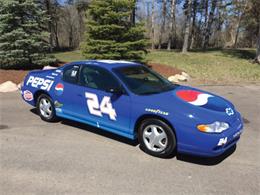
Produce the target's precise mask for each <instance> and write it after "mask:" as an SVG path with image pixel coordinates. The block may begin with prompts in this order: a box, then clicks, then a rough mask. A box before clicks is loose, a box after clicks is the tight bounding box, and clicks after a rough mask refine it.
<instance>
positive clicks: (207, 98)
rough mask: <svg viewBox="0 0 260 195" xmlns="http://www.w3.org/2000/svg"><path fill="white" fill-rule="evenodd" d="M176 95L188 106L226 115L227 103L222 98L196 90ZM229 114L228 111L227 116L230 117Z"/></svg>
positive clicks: (179, 92)
mask: <svg viewBox="0 0 260 195" xmlns="http://www.w3.org/2000/svg"><path fill="white" fill-rule="evenodd" d="M176 95H177V97H179V98H180V99H182V100H183V101H185V102H187V103H189V104H192V105H194V106H199V107H203V108H206V109H210V110H214V111H218V112H226V113H227V111H226V108H227V107H229V105H228V103H227V101H225V100H224V99H223V98H220V97H218V96H214V95H211V94H208V93H203V92H200V91H196V90H179V91H177V92H176ZM231 112H232V111H230V110H229V111H228V113H227V114H229V116H231V115H232V113H231Z"/></svg>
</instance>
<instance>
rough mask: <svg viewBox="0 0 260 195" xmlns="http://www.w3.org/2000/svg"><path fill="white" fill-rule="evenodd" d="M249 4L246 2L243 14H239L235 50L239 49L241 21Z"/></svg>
mask: <svg viewBox="0 0 260 195" xmlns="http://www.w3.org/2000/svg"><path fill="white" fill-rule="evenodd" d="M247 4H248V1H246V2H245V7H244V9H243V11H242V12H241V13H239V16H238V21H237V29H236V38H235V44H234V48H237V41H238V35H239V29H240V25H241V19H242V16H243V15H244V13H245V11H246V8H247Z"/></svg>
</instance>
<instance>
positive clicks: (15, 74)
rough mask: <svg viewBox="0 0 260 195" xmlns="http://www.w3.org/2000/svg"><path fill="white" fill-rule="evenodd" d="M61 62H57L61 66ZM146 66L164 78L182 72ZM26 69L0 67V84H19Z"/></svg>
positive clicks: (152, 65)
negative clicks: (7, 82)
mask: <svg viewBox="0 0 260 195" xmlns="http://www.w3.org/2000/svg"><path fill="white" fill-rule="evenodd" d="M61 65H63V64H59V66H61ZM148 66H150V67H152V69H153V70H155V71H156V72H159V73H160V74H162V75H163V76H165V77H166V78H168V77H169V76H171V75H175V74H180V73H181V72H183V71H182V70H179V69H177V68H174V67H170V66H166V65H163V64H156V63H149V64H148ZM28 72H29V71H28V70H2V69H0V84H1V83H3V82H5V81H12V82H14V83H16V84H19V83H20V82H21V81H22V80H23V79H24V77H25V76H26V74H27V73H28Z"/></svg>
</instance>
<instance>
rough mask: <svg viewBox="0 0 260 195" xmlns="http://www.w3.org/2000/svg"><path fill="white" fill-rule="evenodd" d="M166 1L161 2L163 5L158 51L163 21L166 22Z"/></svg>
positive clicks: (163, 26) (162, 31)
mask: <svg viewBox="0 0 260 195" xmlns="http://www.w3.org/2000/svg"><path fill="white" fill-rule="evenodd" d="M166 3H167V2H166V0H163V5H162V25H161V29H160V34H159V45H158V49H161V44H162V36H163V34H164V32H165V21H166Z"/></svg>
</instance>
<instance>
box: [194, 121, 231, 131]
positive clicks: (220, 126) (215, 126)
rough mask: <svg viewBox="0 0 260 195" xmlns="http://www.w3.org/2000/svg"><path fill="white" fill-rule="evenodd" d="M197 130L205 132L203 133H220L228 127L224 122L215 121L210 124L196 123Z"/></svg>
mask: <svg viewBox="0 0 260 195" xmlns="http://www.w3.org/2000/svg"><path fill="white" fill-rule="evenodd" d="M197 128H198V130H199V131H202V132H205V133H221V132H223V131H225V130H227V129H228V128H229V125H228V124H227V123H224V122H219V121H216V122H214V123H212V124H207V125H204V124H202V125H198V126H197Z"/></svg>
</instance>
